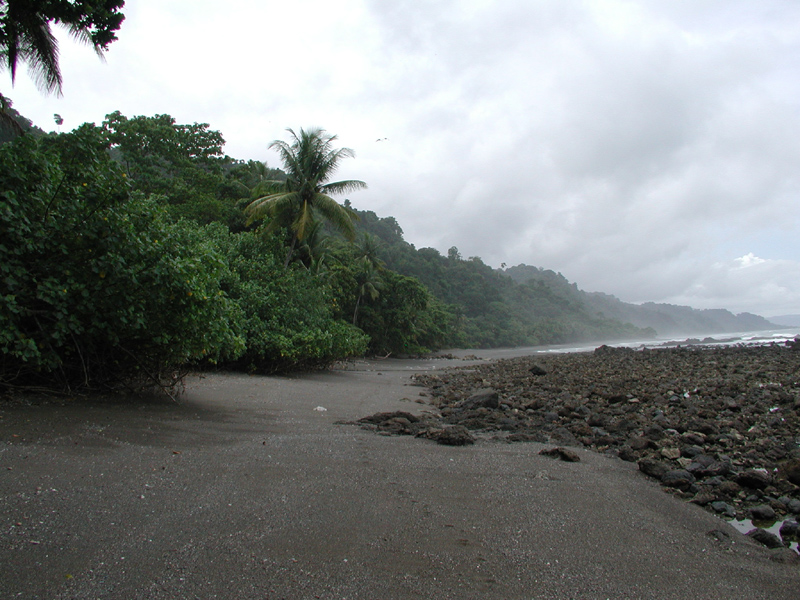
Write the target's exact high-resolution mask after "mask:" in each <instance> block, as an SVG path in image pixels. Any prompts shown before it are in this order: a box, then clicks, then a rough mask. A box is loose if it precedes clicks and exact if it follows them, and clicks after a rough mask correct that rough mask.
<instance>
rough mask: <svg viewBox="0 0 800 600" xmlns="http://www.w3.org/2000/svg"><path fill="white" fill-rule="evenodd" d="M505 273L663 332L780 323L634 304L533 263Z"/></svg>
mask: <svg viewBox="0 0 800 600" xmlns="http://www.w3.org/2000/svg"><path fill="white" fill-rule="evenodd" d="M504 273H505V274H506V275H508V276H509V277H511V278H512V279H514V281H517V282H518V283H528V282H530V281H541V282H543V284H544V285H547V286H548V287H550V288H553V289H561V290H563V291H564V293H571V294H572V295H574V296H575V298H576V299H577V300H578V301H579V302H581V303H582V304H583V305H584V306H586V307H587V309H589V310H591V311H592V312H594V313H595V314H600V315H603V316H605V317H608V318H610V319H616V320H618V321H623V322H626V323H631V324H633V325H635V326H637V327H649V328H652V329H654V330H655V331H657V332H658V334H659V335H661V336H675V335H702V334H711V333H733V332H740V331H758V330H765V329H771V328H775V327H778V325H777V324H776V323H771V322H770V321H768V320H767V319H765V318H763V317H760V316H758V315H754V314H752V313H739V314H736V315H735V314H733V313H732V312H730V311H729V310H725V309H705V310H700V309H696V308H692V307H690V306H676V305H674V304H658V303H655V302H645V303H644V304H630V303H628V302H623V301H621V300H620V299H618V298H616V297H614V296H611V295H609V294H603V293H602V292H584V291H582V290H579V289H578V286H577V284H574V283H570V282H569V281H567V279H566V278H565V277H564V276H563V275H561V274H560V273H554V272H553V271H549V270H544V269H542V268H537V267H531V266H529V265H517V266H516V267H509V268H507V269H505V270H504ZM567 290H569V291H567Z"/></svg>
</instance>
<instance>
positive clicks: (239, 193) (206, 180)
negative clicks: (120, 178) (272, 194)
mask: <svg viewBox="0 0 800 600" xmlns="http://www.w3.org/2000/svg"><path fill="white" fill-rule="evenodd" d="M103 129H104V131H105V133H106V136H107V138H108V141H109V143H110V144H111V147H112V149H113V155H114V156H115V157H116V158H117V159H118V160H119V162H120V164H121V165H122V166H123V168H124V169H125V172H126V174H127V175H128V177H129V178H130V181H131V184H132V185H133V189H134V190H137V191H140V192H143V193H145V194H154V195H158V196H160V197H161V199H162V202H163V204H164V205H165V207H166V208H167V210H168V211H169V213H170V214H171V215H172V216H173V218H175V219H178V218H181V217H185V218H189V219H192V220H194V221H197V222H198V223H201V224H207V223H212V222H223V223H225V224H226V225H228V227H230V228H231V229H233V230H241V229H243V228H244V215H243V214H242V210H241V204H242V201H243V200H247V199H249V197H250V188H248V187H247V186H246V185H244V184H243V183H242V180H243V179H246V178H247V171H248V170H253V169H255V168H256V167H255V165H252V164H249V163H244V164H236V163H234V161H232V160H231V159H230V158H228V157H227V156H225V155H224V154H223V152H222V147H223V145H224V144H225V140H224V139H223V137H222V134H220V133H219V132H218V131H214V130H212V129H209V125H208V124H207V123H194V124H191V125H181V124H178V123H176V122H175V119H174V118H172V117H171V116H169V115H156V116H154V117H142V116H139V117H133V118H131V119H129V118H127V117H125V116H124V115H122V114H121V113H119V112H114V113H112V114H110V115H107V116H106V119H105V121H103ZM256 164H258V163H256Z"/></svg>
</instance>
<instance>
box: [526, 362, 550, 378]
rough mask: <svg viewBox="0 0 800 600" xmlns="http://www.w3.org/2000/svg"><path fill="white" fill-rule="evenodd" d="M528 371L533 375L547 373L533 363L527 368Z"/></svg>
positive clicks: (539, 375)
mask: <svg viewBox="0 0 800 600" xmlns="http://www.w3.org/2000/svg"><path fill="white" fill-rule="evenodd" d="M528 373H530V374H531V375H533V376H535V377H541V376H542V375H547V371H545V370H544V369H543V368H542V367H540V366H539V365H533V366H531V368H530V369H528Z"/></svg>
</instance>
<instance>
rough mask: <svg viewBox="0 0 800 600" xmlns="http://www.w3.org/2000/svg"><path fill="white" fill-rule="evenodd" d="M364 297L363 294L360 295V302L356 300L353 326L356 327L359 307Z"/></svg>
mask: <svg viewBox="0 0 800 600" xmlns="http://www.w3.org/2000/svg"><path fill="white" fill-rule="evenodd" d="M362 297H363V294H359V295H358V300H356V309H355V310H354V311H353V325H354V326H356V327H358V308H359V305H360V304H361V298H362Z"/></svg>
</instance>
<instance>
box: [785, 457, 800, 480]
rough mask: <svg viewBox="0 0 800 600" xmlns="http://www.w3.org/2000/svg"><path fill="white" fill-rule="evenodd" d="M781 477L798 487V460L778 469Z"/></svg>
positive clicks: (799, 463)
mask: <svg viewBox="0 0 800 600" xmlns="http://www.w3.org/2000/svg"><path fill="white" fill-rule="evenodd" d="M780 472H781V475H783V476H784V477H786V479H788V480H789V481H791V482H792V483H793V484H795V485H800V458H796V459H794V460H790V461H788V462H786V463H784V464H783V465H781V468H780Z"/></svg>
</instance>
